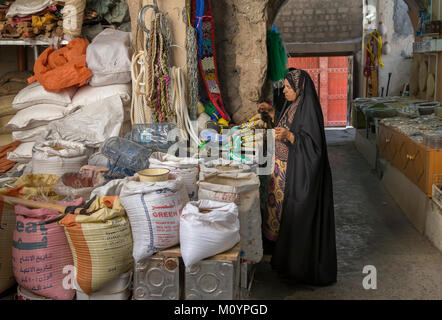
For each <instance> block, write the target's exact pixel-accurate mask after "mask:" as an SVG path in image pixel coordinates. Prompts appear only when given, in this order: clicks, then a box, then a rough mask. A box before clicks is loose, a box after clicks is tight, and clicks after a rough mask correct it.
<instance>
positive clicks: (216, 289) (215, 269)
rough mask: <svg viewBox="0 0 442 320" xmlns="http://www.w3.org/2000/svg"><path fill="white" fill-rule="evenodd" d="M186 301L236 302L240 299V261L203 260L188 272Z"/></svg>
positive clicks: (185, 279)
mask: <svg viewBox="0 0 442 320" xmlns="http://www.w3.org/2000/svg"><path fill="white" fill-rule="evenodd" d="M184 294H185V299H186V300H236V299H239V297H240V261H239V256H238V260H237V261H219V260H203V261H200V262H199V263H197V264H195V265H193V266H192V267H191V268H190V270H189V271H187V270H186V273H185V278H184Z"/></svg>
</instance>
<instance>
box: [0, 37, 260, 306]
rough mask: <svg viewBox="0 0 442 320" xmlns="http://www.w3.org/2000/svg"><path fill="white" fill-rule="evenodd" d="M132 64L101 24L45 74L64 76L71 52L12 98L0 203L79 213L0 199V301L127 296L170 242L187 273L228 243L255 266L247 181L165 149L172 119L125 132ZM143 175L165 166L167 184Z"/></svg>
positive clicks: (255, 222)
mask: <svg viewBox="0 0 442 320" xmlns="http://www.w3.org/2000/svg"><path fill="white" fill-rule="evenodd" d="M74 40H75V39H74ZM74 40H73V41H74ZM73 45H75V43H74V44H73ZM71 49H72V50H74V51H76V52H78V50H76V49H75V48H74V47H68V46H67V49H65V51H64V52H63V53H62V54H63V55H64V56H69V54H67V52H66V51H69V50H71ZM77 49H78V48H77ZM54 52H55V51H54ZM51 54H53V52H47V54H46V58H47V59H48V60H49V61H50V60H51V58H50V56H51ZM42 55H43V54H42ZM81 55H84V56H81ZM130 57H131V52H130V35H129V34H128V33H124V32H121V31H118V30H111V29H107V30H105V31H103V32H102V33H100V34H99V35H98V36H97V37H96V38H95V39H94V41H93V42H92V43H91V44H89V45H88V46H87V48H86V51H85V52H83V53H81V52H80V56H77V58H75V59H76V60H75V59H74V60H75V61H76V62H75V63H76V64H75V65H76V69H75V71H73V72H74V74H73V76H72V77H71V78H69V79H67V80H69V81H68V82H67V83H65V82H63V83H61V82H57V81H55V80H54V79H57V77H58V76H59V75H58V74H60V73H61V74H69V72H70V71H72V69H71V66H72V65H71V64H70V63H71V62H70V60H69V59H72V56H70V58H69V59H67V60H66V63H65V64H58V65H55V64H52V65H51V64H50V63H49V64H47V65H46V64H41V65H40V66H39V68H40V69H38V70H35V75H34V76H33V77H32V78H31V80H30V81H31V82H32V81H33V82H32V83H31V84H29V85H27V86H26V87H24V88H22V89H21V90H20V91H19V92H18V94H17V95H16V96H14V99H12V101H11V108H10V109H11V110H14V111H15V112H14V113H13V114H12V116H11V118H10V119H9V120H8V122H7V124H6V128H7V129H8V130H11V132H12V133H11V134H12V139H13V142H12V143H11V144H9V145H4V146H3V147H2V148H4V149H1V150H0V155H1V154H5V157H7V159H5V160H7V161H10V162H12V163H17V165H16V166H14V167H13V168H12V169H10V170H8V171H7V172H6V173H5V175H2V176H0V183H1V184H0V187H1V188H0V196H1V195H7V196H12V197H18V198H22V199H31V200H35V201H40V202H45V203H57V204H60V205H62V206H65V207H70V208H72V207H82V208H85V209H86V211H87V213H86V214H84V212H83V214H77V213H72V212H73V211H70V213H68V214H65V215H61V214H60V213H59V212H58V211H55V210H52V209H47V208H43V209H42V208H40V209H35V208H30V207H26V206H22V205H12V204H10V203H7V202H4V201H3V198H1V197H0V223H1V225H0V294H1V293H2V292H5V291H6V290H8V289H10V288H14V286H15V285H16V286H17V295H18V298H19V299H24V300H34V299H35V300H42V299H53V300H72V299H78V300H82V299H129V298H130V295H131V291H130V288H131V287H132V286H131V284H132V278H133V274H134V272H135V271H136V268H135V266H136V264H137V263H139V262H142V260H144V259H148V258H149V257H151V256H152V255H154V254H155V253H157V252H159V251H161V250H163V249H167V248H171V247H174V246H178V245H179V246H180V249H181V254H182V259H183V262H184V264H185V266H186V267H187V268H190V267H191V266H193V265H195V264H197V263H199V262H200V261H201V260H203V259H206V258H209V257H212V256H214V255H216V254H219V253H222V252H225V251H227V250H229V249H231V248H233V247H235V245H237V244H238V243H240V245H241V250H242V258H243V259H245V260H247V261H248V262H251V263H257V262H259V261H260V260H261V258H262V254H263V252H262V251H263V250H262V239H261V213H260V208H259V205H257V204H258V203H260V201H259V184H260V183H259V179H258V176H257V174H256V173H254V171H253V169H252V168H251V167H249V166H247V165H245V164H242V163H239V162H235V161H234V160H224V159H219V160H215V161H209V160H208V159H203V158H190V157H177V156H175V155H172V154H169V153H167V150H168V147H169V146H170V144H169V142H168V141H167V136H168V133H169V132H170V131H172V130H173V128H174V127H175V126H174V125H173V124H153V125H133V126H132V125H131V122H130V103H131V92H132V91H131V74H130ZM39 59H40V57H39ZM113 61H118V62H119V63H120V65H118V64H117V65H115V64H114V63H113ZM42 66H44V67H45V68H47V70H45V72H41V71H42V70H41V68H42ZM78 66H80V67H79V68H78ZM58 68H60V70H58ZM75 72H78V73H75ZM88 72H90V76H89V77H88V78H87V79H86V76H87V74H88ZM51 73H55V75H54V77H55V78H51V77H48V75H50V74H51ZM85 79H86V80H85ZM67 80H66V79H63V81H67ZM54 86H58V87H57V89H56V90H54V89H53V88H54ZM143 169H163V170H164V169H166V170H165V171H166V172H167V174H166V179H165V180H163V181H150V182H148V181H145V180H144V179H142V176H141V175H140V174H139V172H140V171H141V170H143ZM11 172H12V174H11ZM116 173H118V174H119V176H120V178H116V177H117V176H118V175H117V174H116ZM12 290H14V289H12Z"/></svg>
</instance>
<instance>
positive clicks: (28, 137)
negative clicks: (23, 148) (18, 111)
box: [12, 125, 48, 142]
mask: <svg viewBox="0 0 442 320" xmlns="http://www.w3.org/2000/svg"><path fill="white" fill-rule="evenodd" d="M47 130H48V126H47V125H44V126H40V127H36V128H32V129H28V130H19V131H13V132H12V140H14V141H17V140H18V141H21V142H33V141H37V140H39V139H40V138H44V137H46V133H47Z"/></svg>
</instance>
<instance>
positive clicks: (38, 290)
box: [12, 198, 84, 300]
mask: <svg viewBox="0 0 442 320" xmlns="http://www.w3.org/2000/svg"><path fill="white" fill-rule="evenodd" d="M83 203H84V201H83V199H82V198H79V199H77V200H75V201H73V202H69V203H62V204H61V205H64V206H79V205H82V204H83ZM15 214H16V227H15V230H14V238H13V244H12V268H13V271H14V277H15V279H16V280H17V283H18V284H19V285H20V286H22V287H24V288H26V289H28V290H29V291H31V292H33V293H35V294H37V295H40V296H43V297H46V298H51V299H54V300H72V299H73V298H74V296H75V290H74V289H73V288H65V287H64V286H63V279H64V278H65V276H66V274H65V273H64V269H65V267H68V266H73V265H74V259H73V256H72V252H71V248H70V247H69V243H68V239H67V238H66V234H65V232H64V228H63V227H62V226H60V225H58V224H57V223H49V224H42V225H40V224H39V223H41V222H43V221H47V220H50V219H53V218H56V217H57V216H59V215H60V213H59V212H57V211H55V210H51V209H29V208H26V207H24V206H22V205H16V206H15Z"/></svg>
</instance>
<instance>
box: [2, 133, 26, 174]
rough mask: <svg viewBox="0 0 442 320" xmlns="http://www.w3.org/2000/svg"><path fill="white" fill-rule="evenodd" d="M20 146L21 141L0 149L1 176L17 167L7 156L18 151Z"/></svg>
mask: <svg viewBox="0 0 442 320" xmlns="http://www.w3.org/2000/svg"><path fill="white" fill-rule="evenodd" d="M20 144H21V142H20V141H14V142H12V143H10V144H7V145H6V146H3V147H1V148H0V174H3V173H5V172H6V171H8V170H9V169H11V168H12V167H13V166H14V165H15V162H13V161H9V160H8V159H7V155H8V152H12V151H14V150H15V149H17V147H18V146H19V145H20Z"/></svg>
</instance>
